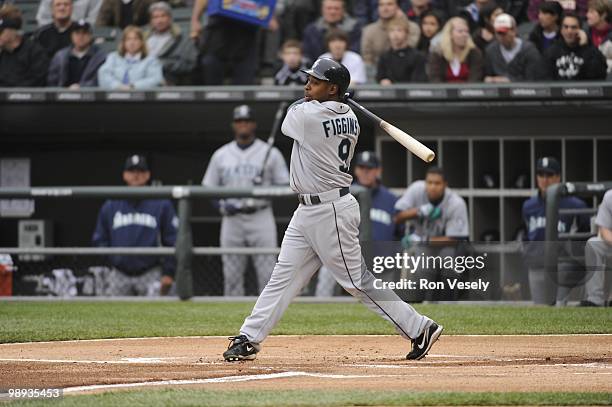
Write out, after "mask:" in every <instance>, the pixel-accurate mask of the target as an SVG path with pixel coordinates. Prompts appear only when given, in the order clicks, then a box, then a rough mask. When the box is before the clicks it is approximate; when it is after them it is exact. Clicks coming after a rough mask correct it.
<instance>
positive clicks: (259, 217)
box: [202, 105, 289, 296]
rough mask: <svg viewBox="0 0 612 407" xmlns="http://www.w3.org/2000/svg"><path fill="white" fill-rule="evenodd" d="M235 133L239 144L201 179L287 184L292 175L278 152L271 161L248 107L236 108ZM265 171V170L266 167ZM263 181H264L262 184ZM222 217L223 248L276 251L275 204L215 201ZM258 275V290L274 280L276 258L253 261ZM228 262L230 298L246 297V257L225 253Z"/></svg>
mask: <svg viewBox="0 0 612 407" xmlns="http://www.w3.org/2000/svg"><path fill="white" fill-rule="evenodd" d="M232 129H233V131H234V140H233V141H231V142H230V143H227V144H225V145H224V146H222V147H221V148H219V149H218V150H217V151H215V153H214V154H213V156H212V158H211V160H210V162H209V163H208V168H207V169H206V173H205V174H204V178H203V179H202V185H204V186H207V187H219V186H225V187H234V188H240V187H243V188H244V187H252V186H253V185H254V184H256V183H261V184H262V185H287V184H288V183H289V172H288V170H287V164H286V163H285V159H284V158H283V155H282V154H281V152H280V151H279V150H278V149H277V148H275V147H273V148H272V149H271V150H270V152H269V156H268V158H267V161H266V154H267V153H268V149H269V146H268V144H267V143H265V142H264V141H262V140H260V139H258V138H257V137H256V135H255V130H256V129H257V123H256V121H255V118H254V116H253V112H252V110H251V108H250V107H249V106H247V105H241V106H237V107H236V108H235V109H234V115H233V123H232ZM264 162H265V168H262V167H263V166H264ZM259 178H260V180H258V179H259ZM216 204H218V207H219V211H220V212H221V214H222V215H223V220H222V221H221V235H220V237H219V240H220V245H221V247H277V245H278V241H277V237H276V223H275V221H274V214H273V213H272V205H271V202H270V201H269V200H266V199H252V198H248V199H244V198H241V199H238V198H232V199H222V200H219V201H218V202H216ZM252 259H253V265H254V267H255V272H256V273H257V283H258V290H259V291H261V290H262V289H263V287H264V286H265V285H266V283H267V282H268V280H269V279H270V274H272V269H273V268H274V263H275V262H276V256H275V255H270V254H257V255H253V256H252ZM222 260H223V286H224V294H225V295H227V296H243V295H244V274H245V272H246V267H247V260H248V258H247V256H245V255H236V254H225V255H223V256H222Z"/></svg>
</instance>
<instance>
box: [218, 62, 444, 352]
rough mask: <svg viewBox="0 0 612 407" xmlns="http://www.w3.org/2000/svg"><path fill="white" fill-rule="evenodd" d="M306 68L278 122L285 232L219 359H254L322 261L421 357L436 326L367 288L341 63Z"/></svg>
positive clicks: (353, 124)
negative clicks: (291, 207)
mask: <svg viewBox="0 0 612 407" xmlns="http://www.w3.org/2000/svg"><path fill="white" fill-rule="evenodd" d="M306 73H307V74H308V82H307V83H306V85H305V86H304V96H305V97H304V99H301V100H299V101H297V102H295V103H294V104H293V105H292V106H291V107H290V108H289V110H288V112H287V116H286V117H285V120H284V121H283V124H282V127H281V129H282V132H283V134H285V135H286V136H288V137H291V138H292V139H293V150H292V153H291V164H290V185H291V188H292V189H293V190H294V191H295V192H297V193H298V199H299V201H300V205H299V206H298V208H297V209H296V211H295V212H294V214H293V217H292V219H291V222H290V223H289V226H288V227H287V230H286V232H285V236H284V238H283V242H282V245H281V252H280V255H279V258H278V262H277V263H276V266H275V267H274V271H273V272H272V277H271V278H270V281H269V282H268V284H267V285H266V287H265V288H264V290H263V292H262V293H261V295H260V296H259V298H258V299H257V303H256V304H255V307H254V308H253V311H252V312H251V315H250V316H249V317H247V318H246V320H245V321H244V323H243V325H242V327H241V328H240V333H239V335H237V336H233V337H230V338H229V339H230V344H229V347H228V349H227V351H225V352H224V353H223V357H224V358H225V360H227V361H239V360H251V359H255V357H256V354H257V352H259V351H260V350H261V344H262V342H263V341H264V340H265V339H266V337H267V336H268V334H269V333H270V331H271V330H272V329H273V328H274V326H275V325H276V324H277V323H278V321H279V320H280V318H281V317H282V315H283V313H284V312H285V310H286V309H287V307H288V306H289V303H290V302H291V301H292V300H293V298H294V297H295V296H297V295H298V294H299V293H300V292H301V290H302V288H303V287H304V286H305V285H306V284H308V281H309V280H310V279H311V278H312V276H313V275H314V273H315V272H316V271H317V270H318V269H319V268H320V267H321V265H325V267H327V268H328V269H329V270H330V271H331V273H332V274H333V275H334V278H335V279H336V281H337V282H338V283H339V284H340V285H341V286H342V287H343V288H344V289H345V290H346V291H348V292H349V293H350V294H351V295H353V296H355V297H357V298H358V299H359V300H360V301H361V302H362V303H363V304H364V305H366V306H367V307H368V308H370V309H371V310H372V311H374V312H376V313H377V314H379V315H380V316H381V317H383V318H385V319H386V320H387V321H389V322H391V323H392V324H393V325H394V326H395V328H396V330H397V331H398V332H399V334H400V335H401V336H402V337H404V338H405V339H408V340H412V344H413V346H412V350H411V351H410V353H408V355H407V356H406V358H407V359H415V360H418V359H422V358H423V357H425V355H426V354H427V352H429V350H430V349H431V346H432V345H433V344H434V342H435V341H436V340H437V339H438V337H439V336H440V334H441V333H442V329H443V328H442V326H441V325H438V324H437V323H435V322H434V321H432V320H431V319H429V318H427V317H426V316H423V315H421V314H419V313H418V312H417V311H416V310H415V309H414V308H412V307H411V306H410V305H409V304H407V303H405V302H403V301H402V300H401V299H400V298H399V297H398V296H397V295H396V294H395V293H394V292H393V291H392V290H377V292H376V293H374V292H372V291H371V290H370V287H372V286H373V284H374V280H375V279H374V276H373V275H372V274H371V273H370V272H369V271H368V270H367V268H366V267H365V262H364V261H363V258H362V256H361V247H360V244H359V236H358V235H359V222H360V218H359V204H358V203H357V200H356V199H355V198H354V197H353V196H352V195H351V194H350V193H349V185H350V184H351V181H352V177H351V175H350V174H349V166H350V163H351V159H352V157H353V153H354V151H355V145H356V144H357V139H358V137H359V131H360V127H359V122H358V121H357V118H356V117H355V114H354V113H353V111H352V110H351V108H350V107H349V106H348V105H347V104H345V103H343V96H344V92H345V91H346V89H347V87H348V85H349V83H350V74H349V72H348V70H347V69H346V67H344V66H343V65H342V64H339V63H337V62H335V61H333V60H331V59H323V58H322V59H318V60H317V61H316V62H315V63H314V65H313V67H312V69H310V70H307V71H306ZM381 297H384V300H382V301H381V300H380V299H379V298H381Z"/></svg>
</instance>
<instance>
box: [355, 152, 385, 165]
mask: <svg viewBox="0 0 612 407" xmlns="http://www.w3.org/2000/svg"><path fill="white" fill-rule="evenodd" d="M355 165H358V166H361V167H368V168H378V167H380V160H379V159H378V157H377V156H376V154H375V153H374V152H373V151H362V152H361V153H359V154H357V158H356V159H355Z"/></svg>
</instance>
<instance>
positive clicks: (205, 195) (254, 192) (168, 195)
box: [0, 185, 371, 300]
mask: <svg viewBox="0 0 612 407" xmlns="http://www.w3.org/2000/svg"><path fill="white" fill-rule="evenodd" d="M351 193H352V194H353V195H354V196H355V197H356V198H357V199H358V200H359V203H360V208H361V219H362V222H361V225H360V238H361V240H369V237H370V236H371V228H370V207H371V197H370V193H369V191H368V190H367V189H365V188H363V187H360V186H358V185H354V186H351ZM291 196H295V193H294V192H293V191H292V190H291V189H290V188H289V187H278V186H275V187H263V186H262V187H252V188H221V187H218V188H209V187H203V186H150V187H127V186H126V187H122V186H117V187H111V186H106V187H105V186H97V187H85V186H60V187H40V188H36V187H34V188H0V199H78V198H119V199H133V198H141V199H175V200H177V201H178V210H177V214H178V219H179V225H178V232H177V239H176V245H175V247H174V248H171V247H151V248H134V247H113V248H109V247H39V248H32V247H0V253H1V254H9V255H76V256H104V255H156V256H172V255H174V256H175V258H176V262H177V265H176V277H175V281H176V293H177V295H178V296H179V298H181V299H183V300H186V299H189V298H191V297H193V273H192V261H193V257H194V255H223V254H239V255H250V254H278V253H279V252H280V249H279V248H278V247H258V248H250V247H234V248H221V247H194V246H193V235H192V230H191V222H192V201H193V200H195V199H215V198H216V199H222V198H259V199H261V198H269V199H274V198H280V197H291Z"/></svg>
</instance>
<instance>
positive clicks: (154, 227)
mask: <svg viewBox="0 0 612 407" xmlns="http://www.w3.org/2000/svg"><path fill="white" fill-rule="evenodd" d="M177 228H178V218H177V217H176V213H175V211H174V206H172V202H170V201H169V200H157V199H147V200H140V201H137V200H130V201H128V200H108V201H106V202H104V204H103V205H102V208H101V209H100V214H99V215H98V222H97V224H96V230H95V232H94V234H93V238H92V240H93V245H94V246H97V247H157V246H159V242H161V244H162V245H163V246H174V244H175V243H176V232H177ZM162 259H163V260H162V261H161V263H162V266H163V274H164V275H169V276H172V275H174V268H175V263H174V259H173V258H169V257H163V258H162ZM159 263H160V258H158V257H156V256H111V264H112V265H113V266H114V267H116V268H118V269H119V270H121V271H123V272H125V273H126V274H131V275H138V274H140V273H142V272H144V271H146V270H148V269H150V268H151V267H154V266H155V265H157V264H159Z"/></svg>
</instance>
